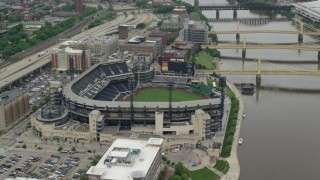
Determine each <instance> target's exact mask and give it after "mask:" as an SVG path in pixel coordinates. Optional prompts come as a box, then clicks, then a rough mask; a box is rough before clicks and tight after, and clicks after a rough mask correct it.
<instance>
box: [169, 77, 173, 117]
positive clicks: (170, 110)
mask: <svg viewBox="0 0 320 180" xmlns="http://www.w3.org/2000/svg"><path fill="white" fill-rule="evenodd" d="M172 88H173V82H172V81H171V80H170V81H169V83H168V89H169V123H171V121H172Z"/></svg>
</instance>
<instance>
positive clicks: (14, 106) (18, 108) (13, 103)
mask: <svg viewBox="0 0 320 180" xmlns="http://www.w3.org/2000/svg"><path fill="white" fill-rule="evenodd" d="M29 113H30V107H29V97H28V95H26V94H23V93H20V92H19V91H18V90H11V91H6V92H3V93H1V94H0V131H2V130H6V129H8V128H10V127H12V125H14V124H15V123H16V122H18V121H19V120H21V119H23V118H24V117H25V116H27V115H28V114H29Z"/></svg>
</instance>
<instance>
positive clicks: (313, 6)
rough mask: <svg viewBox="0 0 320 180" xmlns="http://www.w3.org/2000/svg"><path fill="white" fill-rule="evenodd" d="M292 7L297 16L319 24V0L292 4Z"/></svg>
mask: <svg viewBox="0 0 320 180" xmlns="http://www.w3.org/2000/svg"><path fill="white" fill-rule="evenodd" d="M293 6H294V7H295V10H296V13H297V14H299V15H301V16H304V17H306V18H309V19H310V20H312V21H315V22H320V0H318V1H311V2H303V3H294V4H293Z"/></svg>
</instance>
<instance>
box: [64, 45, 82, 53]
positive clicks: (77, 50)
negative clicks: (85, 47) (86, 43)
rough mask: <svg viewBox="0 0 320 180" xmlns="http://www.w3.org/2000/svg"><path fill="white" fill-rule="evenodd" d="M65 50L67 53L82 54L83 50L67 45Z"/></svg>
mask: <svg viewBox="0 0 320 180" xmlns="http://www.w3.org/2000/svg"><path fill="white" fill-rule="evenodd" d="M65 51H66V52H67V53H70V54H81V53H82V50H80V49H73V48H70V47H66V48H65Z"/></svg>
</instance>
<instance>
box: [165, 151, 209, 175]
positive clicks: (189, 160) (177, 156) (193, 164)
mask: <svg viewBox="0 0 320 180" xmlns="http://www.w3.org/2000/svg"><path fill="white" fill-rule="evenodd" d="M166 156H167V157H168V159H169V160H170V161H172V162H175V163H178V162H182V163H183V164H184V166H186V167H187V168H188V169H190V170H193V169H199V168H202V167H204V166H206V165H208V164H210V161H209V159H210V158H209V156H208V155H207V154H206V152H204V151H203V150H200V149H196V148H191V147H188V148H186V147H181V148H175V149H172V150H171V151H168V152H167V154H166Z"/></svg>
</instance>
